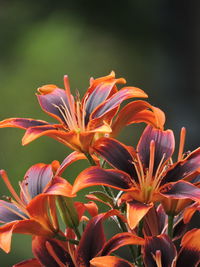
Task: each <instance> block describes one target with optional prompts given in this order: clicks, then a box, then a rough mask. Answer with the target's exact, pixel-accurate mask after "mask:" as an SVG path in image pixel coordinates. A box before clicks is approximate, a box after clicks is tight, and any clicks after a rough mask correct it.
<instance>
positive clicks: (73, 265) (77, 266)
mask: <svg viewBox="0 0 200 267" xmlns="http://www.w3.org/2000/svg"><path fill="white" fill-rule="evenodd" d="M111 216H120V217H122V216H121V215H120V213H119V211H117V210H112V211H109V212H106V213H101V214H98V215H96V216H94V217H93V218H92V219H90V221H89V222H88V224H87V226H86V228H85V230H84V232H83V234H82V237H81V240H80V242H79V244H78V245H73V244H70V243H68V242H63V241H59V240H55V239H50V238H46V237H41V236H35V237H33V242H32V250H33V254H34V256H35V259H32V260H28V261H24V262H21V263H19V264H16V265H15V267H19V266H20V267H28V266H30V263H34V264H35V266H37V267H41V266H48V267H55V266H56V267H66V266H70V267H88V266H90V260H91V259H92V258H94V257H95V256H97V255H98V254H102V253H103V254H104V255H109V254H110V253H111V252H113V251H115V250H116V249H118V248H119V247H121V246H122V244H121V243H120V241H121V237H120V236H119V235H118V236H117V238H116V237H115V240H114V244H113V246H112V245H111V244H112V240H110V241H108V242H106V241H105V234H104V230H103V227H102V223H103V221H104V220H106V219H107V218H109V217H111ZM122 219H123V220H124V219H125V218H124V217H122ZM124 235H125V236H126V237H127V239H126V240H125V241H124V242H123V245H128V244H130V243H131V244H144V240H143V239H142V238H140V237H137V236H135V235H133V234H130V233H124ZM66 237H67V238H69V237H73V238H74V237H75V236H74V235H73V233H72V232H67V233H66ZM33 266H34V265H33Z"/></svg>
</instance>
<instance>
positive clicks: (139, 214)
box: [127, 200, 153, 229]
mask: <svg viewBox="0 0 200 267" xmlns="http://www.w3.org/2000/svg"><path fill="white" fill-rule="evenodd" d="M152 207H153V203H150V204H145V203H142V202H139V201H136V200H132V201H128V202H127V221H128V225H129V227H130V228H131V229H134V228H135V227H136V226H137V225H138V223H139V222H140V220H141V219H142V218H143V217H144V216H145V215H146V214H147V212H148V211H149V210H150V209H151V208H152Z"/></svg>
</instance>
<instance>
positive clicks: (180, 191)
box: [160, 181, 200, 201]
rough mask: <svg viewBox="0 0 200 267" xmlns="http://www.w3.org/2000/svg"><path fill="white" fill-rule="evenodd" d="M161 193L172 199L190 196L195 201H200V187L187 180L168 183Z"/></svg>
mask: <svg viewBox="0 0 200 267" xmlns="http://www.w3.org/2000/svg"><path fill="white" fill-rule="evenodd" d="M160 193H161V194H162V195H163V196H165V197H167V198H172V199H186V198H189V199H192V200H194V201H195V200H196V201H199V199H200V188H198V187H197V186H195V185H193V184H191V183H189V182H185V181H178V182H175V183H169V184H166V186H163V187H162V188H161V190H160Z"/></svg>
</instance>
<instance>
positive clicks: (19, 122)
mask: <svg viewBox="0 0 200 267" xmlns="http://www.w3.org/2000/svg"><path fill="white" fill-rule="evenodd" d="M42 125H49V123H48V122H46V121H42V120H34V119H26V118H10V119H6V120H3V121H1V122H0V128H5V127H16V128H21V129H28V128H29V127H34V126H42Z"/></svg>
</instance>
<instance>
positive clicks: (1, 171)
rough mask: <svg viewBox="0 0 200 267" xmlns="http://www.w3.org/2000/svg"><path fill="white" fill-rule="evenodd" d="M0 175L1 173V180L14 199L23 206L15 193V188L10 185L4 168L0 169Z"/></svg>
mask: <svg viewBox="0 0 200 267" xmlns="http://www.w3.org/2000/svg"><path fill="white" fill-rule="evenodd" d="M0 175H1V177H2V179H3V181H4V183H5V184H6V186H7V188H8V190H9V191H10V193H11V195H12V196H13V197H14V198H15V199H16V201H17V202H18V203H19V204H20V205H22V206H24V203H23V202H22V201H21V199H20V198H19V196H18V195H17V193H16V191H15V189H14V188H13V187H12V185H11V183H10V181H9V179H8V176H7V173H6V171H4V170H0Z"/></svg>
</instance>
